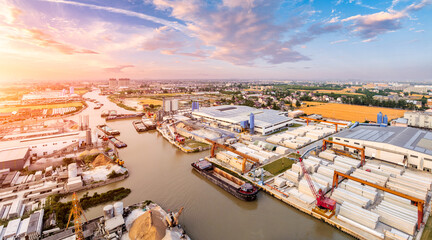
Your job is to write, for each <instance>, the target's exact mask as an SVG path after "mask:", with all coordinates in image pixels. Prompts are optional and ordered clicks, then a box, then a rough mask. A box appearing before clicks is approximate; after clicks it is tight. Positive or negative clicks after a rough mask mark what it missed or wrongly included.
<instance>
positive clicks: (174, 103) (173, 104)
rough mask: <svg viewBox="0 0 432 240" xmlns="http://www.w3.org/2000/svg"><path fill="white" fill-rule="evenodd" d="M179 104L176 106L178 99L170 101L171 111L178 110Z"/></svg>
mask: <svg viewBox="0 0 432 240" xmlns="http://www.w3.org/2000/svg"><path fill="white" fill-rule="evenodd" d="M178 105H179V104H178V99H174V100H172V106H171V107H172V110H173V111H177V110H178V109H179V106H178Z"/></svg>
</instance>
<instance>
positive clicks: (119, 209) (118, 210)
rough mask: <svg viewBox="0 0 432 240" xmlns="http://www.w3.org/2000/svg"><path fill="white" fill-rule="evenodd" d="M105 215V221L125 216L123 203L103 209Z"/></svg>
mask: <svg viewBox="0 0 432 240" xmlns="http://www.w3.org/2000/svg"><path fill="white" fill-rule="evenodd" d="M103 213H104V218H105V220H108V219H110V218H113V217H116V216H123V202H116V203H114V205H111V204H109V205H106V206H105V207H104V208H103Z"/></svg>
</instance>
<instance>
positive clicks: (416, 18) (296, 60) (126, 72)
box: [0, 0, 432, 82]
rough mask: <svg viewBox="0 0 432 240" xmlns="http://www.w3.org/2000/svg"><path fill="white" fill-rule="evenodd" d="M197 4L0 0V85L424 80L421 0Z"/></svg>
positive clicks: (426, 4) (425, 13)
mask: <svg viewBox="0 0 432 240" xmlns="http://www.w3.org/2000/svg"><path fill="white" fill-rule="evenodd" d="M208 2H209V1H198V0H174V1H168V0H124V1H123V0H122V1H120V0H118V1H114V0H112V1H108V0H92V1H83V0H81V1H77V0H19V1H13V0H0V82H10V81H17V80H22V79H35V80H62V79H65V80H101V79H106V80H108V79H109V78H131V79H132V80H133V79H225V78H226V79H260V78H261V79H287V80H289V79H293V80H294V79H295V80H313V79H316V80H326V79H327V80H347V79H353V81H356V80H357V79H358V80H360V81H361V80H364V81H393V82H396V81H413V82H415V81H418V82H425V81H429V82H432V41H431V40H432V27H431V24H430V23H431V22H432V11H431V10H432V6H431V5H432V0H415V1H408V0H392V1H391V0H388V1H366V0H364V1H362V0H334V1H313V0H308V1H282V0H280V1H277V0H274V1H271V0H220V1H211V3H208ZM354 79H356V80H354Z"/></svg>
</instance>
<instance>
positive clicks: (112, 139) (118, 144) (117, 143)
mask: <svg viewBox="0 0 432 240" xmlns="http://www.w3.org/2000/svg"><path fill="white" fill-rule="evenodd" d="M108 140H109V141H110V142H111V143H112V144H114V146H115V147H116V148H124V147H127V144H126V143H124V142H122V141H120V140H119V139H118V138H115V137H113V136H109V137H108Z"/></svg>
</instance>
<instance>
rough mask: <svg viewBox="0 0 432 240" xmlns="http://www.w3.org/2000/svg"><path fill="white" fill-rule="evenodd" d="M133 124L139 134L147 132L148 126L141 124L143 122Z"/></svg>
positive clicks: (138, 121)
mask: <svg viewBox="0 0 432 240" xmlns="http://www.w3.org/2000/svg"><path fill="white" fill-rule="evenodd" d="M132 124H133V126H134V127H135V130H136V131H137V132H145V131H147V128H146V126H144V124H143V123H142V122H141V120H137V121H133V122H132Z"/></svg>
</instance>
